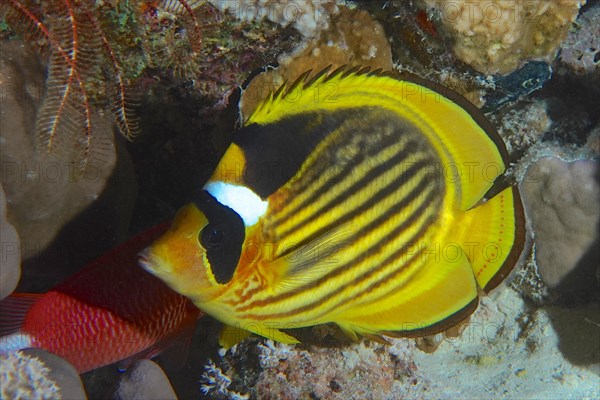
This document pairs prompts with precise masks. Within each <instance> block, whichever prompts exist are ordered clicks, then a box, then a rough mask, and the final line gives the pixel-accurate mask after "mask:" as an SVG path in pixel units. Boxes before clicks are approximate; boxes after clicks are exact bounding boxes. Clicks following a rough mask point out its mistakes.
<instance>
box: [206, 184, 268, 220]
mask: <svg viewBox="0 0 600 400" xmlns="http://www.w3.org/2000/svg"><path fill="white" fill-rule="evenodd" d="M204 190H206V191H207V192H208V193H210V195H211V196H213V197H214V198H215V199H217V201H218V202H219V203H221V204H223V205H224V206H227V207H229V208H231V209H232V210H233V211H235V212H236V213H238V215H239V216H240V217H241V218H242V220H243V221H244V225H245V226H251V225H254V224H255V223H256V222H258V219H259V218H260V217H261V216H263V215H264V214H265V212H266V211H267V207H268V206H269V202H268V201H263V200H262V199H261V198H260V196H259V195H257V194H256V193H254V192H253V191H252V190H251V189H249V188H247V187H245V186H237V185H232V184H231V183H225V182H221V181H219V182H211V183H208V184H206V185H205V186H204Z"/></svg>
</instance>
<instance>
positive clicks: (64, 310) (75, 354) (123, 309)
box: [0, 224, 202, 373]
mask: <svg viewBox="0 0 600 400" xmlns="http://www.w3.org/2000/svg"><path fill="white" fill-rule="evenodd" d="M169 225H170V224H169ZM167 227H168V225H167V226H165V225H164V224H162V225H159V226H156V227H154V228H151V229H150V230H148V231H146V232H143V233H141V234H139V235H137V236H135V237H133V238H132V239H130V240H128V241H127V242H125V243H123V244H121V245H120V246H118V247H116V248H115V249H113V250H112V251H110V252H108V253H106V254H105V255H103V256H101V257H99V258H97V259H96V260H94V261H92V262H91V263H89V264H88V265H86V266H84V267H83V268H82V269H81V270H80V271H79V272H77V273H76V274H75V275H73V276H71V277H69V278H67V279H66V280H65V281H64V282H62V283H60V284H58V285H57V286H55V287H54V288H52V289H51V290H50V291H48V292H47V293H43V294H33V293H14V294H12V295H10V296H9V297H7V298H6V299H4V300H2V301H1V302H0V322H1V323H0V336H1V337H0V354H6V353H9V352H12V351H17V350H20V349H24V348H29V347H33V348H41V349H44V350H47V351H49V352H52V353H54V354H56V355H58V356H60V357H62V358H64V359H65V360H67V361H69V362H70V363H71V364H72V365H73V366H74V367H75V369H76V370H77V371H78V372H79V373H84V372H87V371H91V370H94V369H96V368H100V367H102V366H105V365H109V364H112V363H116V362H120V364H121V367H122V368H125V367H126V366H127V365H129V364H131V363H133V361H135V360H136V359H138V358H149V357H152V356H155V355H157V354H159V353H161V352H162V351H163V350H165V349H166V348H174V351H173V352H172V353H171V357H177V356H181V357H185V356H186V354H185V350H186V345H187V343H189V340H190V339H191V337H192V334H193V332H194V328H195V326H196V322H197V320H198V318H200V316H202V312H201V311H200V310H199V309H198V308H197V307H195V306H194V305H193V304H192V303H191V302H190V301H189V300H188V299H187V298H185V297H184V296H182V295H180V294H178V293H176V292H174V291H172V290H171V289H169V288H168V287H167V285H165V284H164V283H163V282H162V281H160V280H159V279H157V278H156V277H154V276H152V275H150V274H149V273H147V272H146V271H144V270H143V269H142V268H140V266H139V265H138V260H137V254H138V253H139V251H140V250H142V249H143V248H144V247H146V246H148V245H149V244H150V243H152V242H153V241H154V240H155V239H157V238H158V237H159V236H160V235H161V234H163V233H164V232H165V230H166V229H167ZM167 361H168V360H167ZM174 361H175V362H177V363H180V362H181V360H180V359H178V360H174Z"/></svg>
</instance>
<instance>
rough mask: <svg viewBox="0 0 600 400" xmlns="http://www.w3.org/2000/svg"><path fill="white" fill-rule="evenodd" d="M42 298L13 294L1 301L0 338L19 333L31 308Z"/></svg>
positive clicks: (34, 294) (40, 296)
mask: <svg viewBox="0 0 600 400" xmlns="http://www.w3.org/2000/svg"><path fill="white" fill-rule="evenodd" d="M42 297H44V295H43V294H37V293H13V294H11V295H10V296H8V297H7V298H5V299H3V300H2V301H0V336H5V335H9V334H11V333H15V332H16V331H18V330H19V329H20V328H21V326H22V325H23V322H24V321H25V317H26V316H27V313H28V312H29V309H30V308H31V306H32V305H33V304H34V303H36V302H37V301H38V300H39V299H41V298H42Z"/></svg>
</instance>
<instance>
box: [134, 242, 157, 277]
mask: <svg viewBox="0 0 600 400" xmlns="http://www.w3.org/2000/svg"><path fill="white" fill-rule="evenodd" d="M152 258H153V257H152V255H151V254H150V247H147V248H145V249H144V250H142V251H140V252H139V253H138V264H139V265H140V266H141V267H142V268H144V269H145V270H146V271H148V272H150V273H152V274H154V273H155V272H156V263H155V262H154V261H153V260H152Z"/></svg>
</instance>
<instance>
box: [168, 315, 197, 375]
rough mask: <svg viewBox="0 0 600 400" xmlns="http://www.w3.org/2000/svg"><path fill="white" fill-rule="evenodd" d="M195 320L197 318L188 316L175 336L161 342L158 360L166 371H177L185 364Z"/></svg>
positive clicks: (194, 328)
mask: <svg viewBox="0 0 600 400" xmlns="http://www.w3.org/2000/svg"><path fill="white" fill-rule="evenodd" d="M197 321H198V320H197V319H194V318H190V320H189V321H188V322H186V323H185V325H184V326H183V327H182V328H181V331H180V332H179V333H178V334H177V335H176V336H174V337H172V338H170V339H167V340H165V341H163V342H162V343H161V348H162V351H161V353H160V357H159V361H160V365H161V366H162V367H163V368H164V369H165V371H166V372H169V373H176V372H179V371H180V370H181V368H182V367H183V366H184V365H185V363H186V361H187V358H188V355H189V354H190V347H191V346H192V338H193V336H194V331H195V330H196V322H197Z"/></svg>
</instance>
